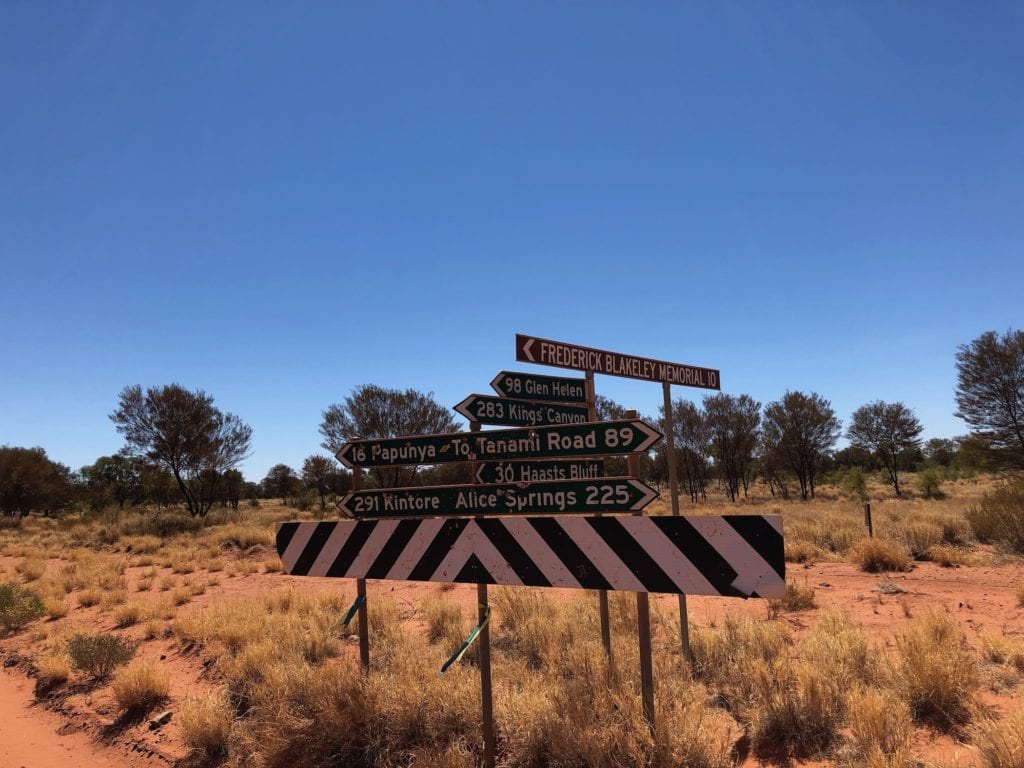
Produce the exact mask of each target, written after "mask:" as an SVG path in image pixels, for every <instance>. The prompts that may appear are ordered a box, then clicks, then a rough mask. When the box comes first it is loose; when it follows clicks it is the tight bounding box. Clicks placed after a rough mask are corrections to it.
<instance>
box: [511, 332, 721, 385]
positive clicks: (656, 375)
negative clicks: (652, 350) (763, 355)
mask: <svg viewBox="0 0 1024 768" xmlns="http://www.w3.org/2000/svg"><path fill="white" fill-rule="evenodd" d="M516 360H518V361H520V362H524V363H536V364H537V365H552V366H555V367H556V368H572V369H574V370H577V371H592V372H593V373H603V374H606V375H608V376H624V377H626V378H629V379H644V380H645V381H660V382H664V383H666V384H683V385H684V386H687V387H700V388H702V389H721V385H720V384H719V372H718V371H716V370H714V369H712V368H698V367H697V366H693V365H684V364H682V363H668V362H665V361H664V360H652V359H650V358H647V357H636V356H634V355H623V354H621V353H619V352H606V351H604V350H601V349H592V348H590V347H581V346H578V345H576V344H567V343H566V342H564V341H551V340H550V339H540V338H537V337H536V336H526V335H524V334H522V333H517V334H516Z"/></svg>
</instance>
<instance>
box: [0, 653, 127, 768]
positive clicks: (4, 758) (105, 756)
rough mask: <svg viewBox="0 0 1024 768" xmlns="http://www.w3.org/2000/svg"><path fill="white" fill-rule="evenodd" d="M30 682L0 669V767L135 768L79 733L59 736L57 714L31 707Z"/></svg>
mask: <svg viewBox="0 0 1024 768" xmlns="http://www.w3.org/2000/svg"><path fill="white" fill-rule="evenodd" d="M32 687H33V683H32V681H31V680H30V679H28V678H26V677H25V676H23V675H22V674H20V673H19V672H16V671H13V670H4V669H0V766H4V768H97V766H108V767H109V768H135V766H134V764H133V762H132V761H131V759H130V758H129V757H128V756H126V755H123V754H121V753H119V752H118V751H116V750H114V749H107V748H105V747H103V746H102V745H99V744H96V743H95V742H94V741H93V740H92V738H91V737H90V736H89V735H88V734H86V733H82V732H74V733H68V734H66V735H58V730H59V729H60V728H61V727H62V726H63V725H64V720H62V719H61V717H60V715H57V714H55V713H53V712H50V711H49V710H47V709H46V708H45V707H42V706H39V705H35V704H33V696H32Z"/></svg>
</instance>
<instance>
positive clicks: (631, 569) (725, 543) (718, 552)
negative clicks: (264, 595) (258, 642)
mask: <svg viewBox="0 0 1024 768" xmlns="http://www.w3.org/2000/svg"><path fill="white" fill-rule="evenodd" d="M277 551H278V554H279V555H280V556H281V561H282V563H283V565H284V570H285V572H286V573H289V574H291V575H293V576H334V577H342V578H363V579H390V580H398V581H439V582H461V583H469V584H503V585H518V586H532V587H566V588H575V589H607V590H625V591H630V592H666V593H673V594H689V595H719V596H725V597H783V596H785V594H786V578H785V577H786V573H785V567H786V566H785V558H784V553H783V536H782V517H781V516H780V515H721V516H708V517H699V516H698V517H686V516H684V517H668V516H655V517H639V516H638V517H499V518H474V519H444V518H429V519H421V520H361V521H331V522H319V523H317V522H287V523H278V526H277Z"/></svg>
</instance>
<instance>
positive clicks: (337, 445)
mask: <svg viewBox="0 0 1024 768" xmlns="http://www.w3.org/2000/svg"><path fill="white" fill-rule="evenodd" d="M458 428H459V426H458V424H457V423H456V421H455V419H454V418H453V417H452V413H451V410H450V409H448V408H445V407H444V406H443V405H441V404H439V403H438V402H437V401H435V400H434V397H433V393H430V392H428V393H426V394H424V393H422V392H418V391H416V390H415V389H407V390H405V391H404V392H403V391H402V390H398V389H385V388H384V387H378V386H377V385H376V384H363V385H362V386H359V387H356V388H355V390H354V391H353V392H352V394H351V395H349V396H348V397H346V398H345V402H344V403H341V404H334V405H330V406H328V408H327V410H326V411H324V413H323V421H322V422H321V423H320V434H321V435H323V437H324V441H323V442H322V443H321V445H322V446H323V447H324V448H326V449H327V450H329V451H330V452H331V453H334V454H336V453H337V452H338V451H339V450H341V447H342V446H343V445H344V444H345V443H346V442H348V441H349V440H350V439H353V438H357V437H362V438H382V437H404V436H405V435H431V434H441V433H446V432H456V431H458ZM372 475H373V476H374V478H375V479H376V483H377V485H378V486H379V487H381V488H395V487H400V486H405V485H411V484H412V483H413V482H414V481H415V479H416V467H407V468H404V469H403V468H401V467H374V468H373V470H372Z"/></svg>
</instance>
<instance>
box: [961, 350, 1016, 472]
mask: <svg viewBox="0 0 1024 768" xmlns="http://www.w3.org/2000/svg"><path fill="white" fill-rule="evenodd" d="M956 371H957V387H956V407H957V410H956V413H955V414H954V415H955V416H957V417H959V418H961V419H963V420H964V421H965V422H966V423H967V425H968V427H970V429H971V434H972V435H973V436H974V437H977V438H980V439H982V440H984V441H985V442H986V443H987V444H988V447H989V448H990V449H991V452H992V458H993V460H994V461H995V463H997V464H999V465H1002V466H1004V467H1005V466H1011V467H1016V468H1018V469H1019V468H1021V467H1024V331H1013V330H1009V331H1007V332H1006V333H1005V334H1003V335H1002V336H1000V335H999V334H997V333H996V332H995V331H988V332H987V333H983V334H982V335H981V336H979V337H978V338H976V339H975V340H974V341H972V342H971V343H970V344H962V345H960V347H958V348H957V353H956Z"/></svg>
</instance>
